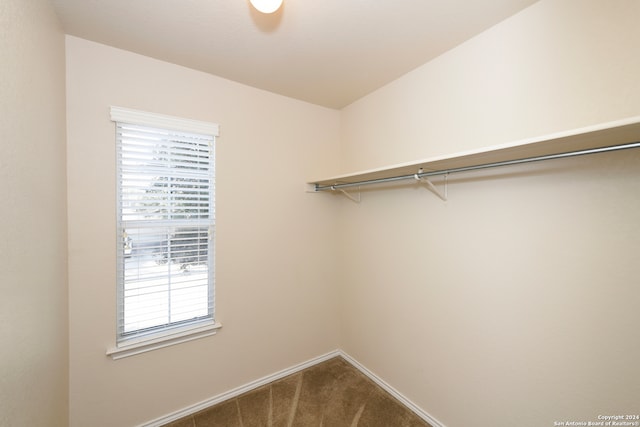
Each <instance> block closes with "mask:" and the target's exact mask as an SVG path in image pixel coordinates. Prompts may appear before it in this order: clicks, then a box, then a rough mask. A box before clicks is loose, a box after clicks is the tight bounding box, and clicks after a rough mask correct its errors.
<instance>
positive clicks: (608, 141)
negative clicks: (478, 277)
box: [308, 116, 640, 191]
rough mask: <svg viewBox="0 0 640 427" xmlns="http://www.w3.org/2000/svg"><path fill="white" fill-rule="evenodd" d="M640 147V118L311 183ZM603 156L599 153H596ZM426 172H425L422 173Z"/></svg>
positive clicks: (321, 187)
mask: <svg viewBox="0 0 640 427" xmlns="http://www.w3.org/2000/svg"><path fill="white" fill-rule="evenodd" d="M637 147H640V116H636V117H631V118H627V119H623V120H618V121H614V122H608V123H602V124H599V125H595V126H589V127H584V128H579V129H574V130H571V131H566V132H559V133H554V134H551V135H546V136H542V137H536V138H529V139H524V140H520V141H516V142H513V143H508V144H502V145H496V146H491V147H487V148H483V149H480V150H472V151H464V152H460V153H457V154H452V155H447V156H440V157H433V158H429V159H423V160H418V161H414V162H407V163H400V164H396V165H391V166H387V167H382V168H377V169H370V170H365V171H361V172H356V173H350V174H345V175H338V176H334V177H330V178H324V179H318V180H314V181H309V182H308V184H311V185H313V187H314V189H315V191H325V190H332V189H339V188H346V187H353V186H357V185H365V184H375V183H377V182H384V181H385V180H394V179H398V180H400V179H410V178H411V177H412V176H413V175H415V174H419V176H416V178H418V177H421V176H431V175H437V174H440V175H442V174H447V173H454V172H461V171H463V170H472V169H480V168H484V167H493V166H503V165H504V164H509V162H514V163H524V162H527V161H538V160H546V159H547V158H555V157H553V156H558V157H560V156H564V155H565V154H566V157H570V156H571V155H581V154H590V152H589V151H590V150H599V149H608V148H611V149H612V150H613V149H623V148H637ZM595 152H599V151H595ZM420 171H422V172H420Z"/></svg>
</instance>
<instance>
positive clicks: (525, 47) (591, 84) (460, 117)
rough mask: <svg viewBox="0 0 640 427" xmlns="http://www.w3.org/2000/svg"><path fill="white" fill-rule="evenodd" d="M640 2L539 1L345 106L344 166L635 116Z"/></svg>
mask: <svg viewBox="0 0 640 427" xmlns="http://www.w3.org/2000/svg"><path fill="white" fill-rule="evenodd" d="M639 15H640V3H638V2H637V1H634V0H614V1H610V2H602V1H598V0H588V1H579V0H559V1H541V2H538V3H536V4H534V5H533V6H530V7H529V8H527V9H525V10H524V11H522V12H520V13H518V14H516V15H515V16H513V17H511V18H510V19H507V20H505V21H503V22H502V23H500V24H498V25H496V26H495V27H493V28H491V29H489V30H488V31H486V32H484V33H482V34H480V35H479V36H477V37H475V38H473V39H471V40H469V41H468V42H466V43H464V44H462V45H460V46H458V47H457V48H456V49H453V50H452V51H449V52H447V53H445V54H443V55H441V56H440V57H438V58H436V59H434V60H433V61H431V62H429V63H427V64H425V65H423V66H422V67H420V68H418V69H416V70H414V71H412V72H410V73H408V74H407V75H405V76H403V77H402V78H400V79H398V80H396V81H394V82H392V83H390V84H388V85H387V86H385V87H383V88H382V89H380V90H378V91H376V92H374V93H372V94H370V95H368V96H367V97H365V98H363V99H361V100H360V101H358V102H355V103H354V104H352V105H350V106H348V107H346V108H345V109H344V110H343V121H344V125H343V133H342V135H343V139H344V144H343V155H342V156H341V158H342V161H343V163H342V172H345V173H347V172H353V171H357V170H362V169H370V168H374V167H379V166H385V165H388V164H396V163H401V162H407V161H412V160H417V159H423V158H428V157H432V156H437V155H442V154H452V153H455V152H459V151H464V150H468V149H475V148H482V147H486V146H489V145H496V144H502V143H508V142H513V141H518V140H520V139H524V138H529V137H532V136H539V135H546V134H551V133H554V132H559V131H564V130H568V129H575V128H580V127H583V126H589V125H593V124H596V123H602V122H608V121H612V120H617V119H620V118H625V117H630V116H636V115H638V113H639V111H640V85H638V84H637V74H638V70H639V69H640V56H639V55H635V52H638V51H639V50H640V28H638V26H637V25H636V22H637V19H638V16H639Z"/></svg>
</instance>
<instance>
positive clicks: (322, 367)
mask: <svg viewBox="0 0 640 427" xmlns="http://www.w3.org/2000/svg"><path fill="white" fill-rule="evenodd" d="M258 426H260V427H307V426H308V427H430V425H429V424H428V423H426V422H425V421H423V420H422V419H421V418H420V417H418V416H417V415H416V414H415V413H413V412H412V411H410V410H409V409H408V408H406V407H405V406H403V405H402V404H401V403H400V402H398V401H397V400H396V399H395V398H393V396H391V395H390V394H389V393H387V392H386V391H385V390H383V389H382V388H380V387H379V386H378V385H377V384H375V383H374V382H373V381H371V380H370V379H369V378H367V377H366V376H365V375H363V374H362V373H361V372H360V371H358V370H357V369H356V368H355V367H353V366H352V365H351V364H350V363H348V362H346V361H345V360H344V359H342V358H341V357H335V358H333V359H330V360H328V361H326V362H323V363H320V364H318V365H315V366H312V367H310V368H307V369H305V370H302V371H300V372H298V373H296V374H293V375H290V376H288V377H285V378H283V379H280V380H278V381H274V382H272V383H270V384H267V385H265V386H262V387H260V388H258V389H256V390H252V391H250V392H248V393H245V394H242V395H240V396H238V397H236V398H234V399H230V400H227V401H225V402H222V403H220V404H218V405H215V406H212V407H211V408H209V409H207V410H204V411H201V412H198V413H196V414H194V415H192V416H189V417H186V418H183V419H181V420H178V421H174V422H172V423H170V424H167V425H166V426H165V427H258Z"/></svg>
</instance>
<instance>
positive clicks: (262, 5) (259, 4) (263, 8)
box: [251, 0, 282, 13]
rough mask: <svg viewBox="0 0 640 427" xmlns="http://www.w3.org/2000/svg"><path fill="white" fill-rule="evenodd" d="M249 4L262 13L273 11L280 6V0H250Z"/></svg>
mask: <svg viewBox="0 0 640 427" xmlns="http://www.w3.org/2000/svg"><path fill="white" fill-rule="evenodd" d="M251 4H252V5H253V7H255V8H256V9H258V10H259V11H260V12H262V13H273V12H275V11H276V10H278V9H279V8H280V5H282V0H251Z"/></svg>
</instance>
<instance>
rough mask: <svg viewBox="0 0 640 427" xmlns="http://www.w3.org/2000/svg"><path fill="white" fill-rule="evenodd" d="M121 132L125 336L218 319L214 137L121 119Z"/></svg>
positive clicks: (121, 331)
mask: <svg viewBox="0 0 640 427" xmlns="http://www.w3.org/2000/svg"><path fill="white" fill-rule="evenodd" d="M112 117H113V111H112ZM160 124H161V122H160ZM116 134H117V138H116V140H117V161H118V171H117V180H118V183H117V197H118V212H117V232H118V249H117V255H118V256H117V262H118V310H117V315H118V340H119V342H122V341H124V340H128V339H130V338H136V337H140V336H147V335H151V336H152V337H155V336H156V335H158V334H163V333H165V332H167V331H168V330H170V331H172V332H173V331H174V330H175V329H176V328H181V327H185V326H189V325H193V326H200V325H202V324H203V322H212V321H213V318H214V313H213V307H214V304H213V303H214V292H213V284H214V256H213V249H214V225H215V203H214V202H215V199H214V195H215V191H214V190H215V185H214V164H215V162H214V141H215V136H214V135H207V134H199V133H190V132H184V131H178V130H169V129H163V128H161V127H157V126H154V127H151V126H147V125H139V124H129V123H124V122H120V121H117V122H116Z"/></svg>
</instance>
